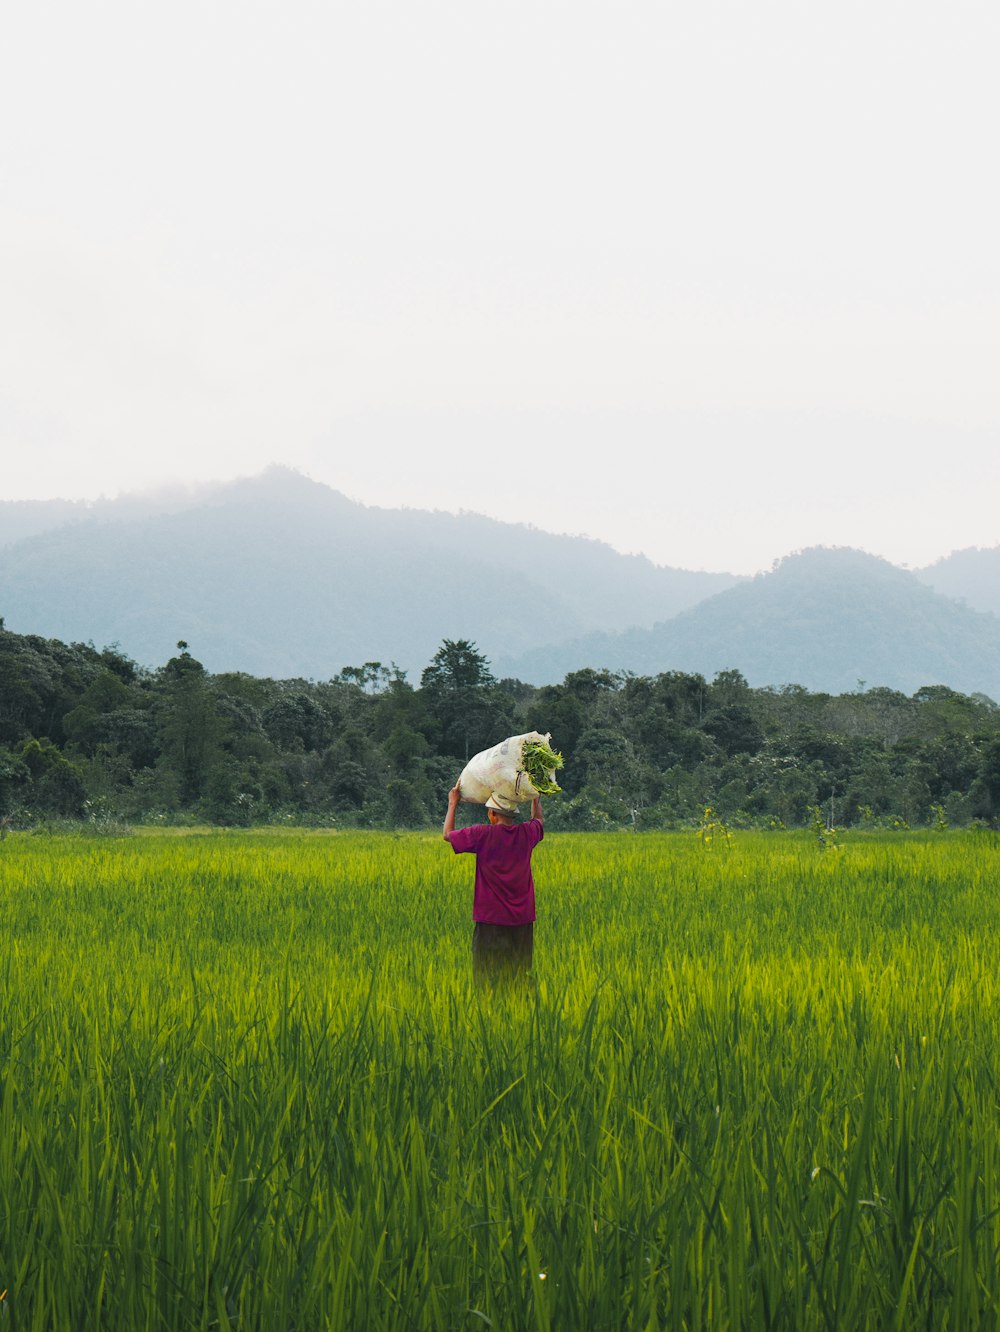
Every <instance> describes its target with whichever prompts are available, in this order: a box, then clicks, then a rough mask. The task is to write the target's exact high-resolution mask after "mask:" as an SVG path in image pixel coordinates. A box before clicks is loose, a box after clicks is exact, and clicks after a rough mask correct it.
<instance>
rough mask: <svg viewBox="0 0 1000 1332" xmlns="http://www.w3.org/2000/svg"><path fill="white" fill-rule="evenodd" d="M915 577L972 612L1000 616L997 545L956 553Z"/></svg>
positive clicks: (975, 547)
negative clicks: (990, 612)
mask: <svg viewBox="0 0 1000 1332" xmlns="http://www.w3.org/2000/svg"><path fill="white" fill-rule="evenodd" d="M916 574H917V576H918V578H920V579H921V581H923V582H925V583H927V584H928V586H930V587H932V588H934V590H935V592H942V593H944V595H945V596H947V597H955V598H956V599H957V600H959V601H964V602H965V603H966V605H968V606H971V607H972V609H973V610H980V611H992V612H993V614H994V615H1000V546H994V547H992V548H990V549H983V548H981V547H978V546H970V547H969V548H968V549H967V550H956V551H953V552H952V554H951V555H948V556H946V557H945V558H944V559H941V560H938V561H937V562H936V563H935V564H929V565H928V566H927V568H926V569H917V570H916Z"/></svg>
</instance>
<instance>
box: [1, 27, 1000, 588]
mask: <svg viewBox="0 0 1000 1332" xmlns="http://www.w3.org/2000/svg"><path fill="white" fill-rule="evenodd" d="M998 64H1000V6H997V5H996V4H995V3H992V0H991V3H978V4H977V3H965V2H964V0H951V2H950V3H948V4H944V3H943V2H941V0H937V2H935V3H927V2H926V0H898V2H896V3H888V2H887V0H839V3H837V4H832V3H827V4H820V3H806V2H805V0H774V2H772V3H769V2H768V0H759V2H758V3H755V4H749V3H725V4H723V3H713V2H712V0H686V2H685V3H668V2H666V0H663V2H661V3H649V2H648V0H636V2H635V3H629V0H608V2H607V3H596V4H595V3H587V2H586V0H571V2H567V3H561V2H558V3H557V2H556V0H530V2H527V0H526V2H522V0H504V3H499V0H495V2H490V3H487V2H486V0H452V2H449V3H442V2H435V0H422V2H421V3H412V0H392V2H391V3H386V2H385V0H381V2H380V0H355V3H350V4H344V3H335V2H334V3H331V2H330V0H326V3H304V2H303V0H282V3H280V4H278V3H270V2H266V3H261V2H258V0H239V3H236V2H235V0H215V2H213V0H198V3H192V2H191V0H171V3H170V4H158V5H153V4H149V3H143V2H142V0H92V3H89V4H86V5H83V4H80V3H78V2H76V0H32V3H31V4H25V5H21V6H17V7H13V6H12V7H9V8H8V11H7V12H6V13H5V17H4V33H3V41H2V45H0V451H2V466H0V498H6V499H18V498H44V497H50V496H57V495H58V496H69V497H91V496H96V495H98V494H100V493H105V494H114V493H117V492H119V491H122V490H130V489H136V488H143V487H147V486H150V485H156V484H160V483H162V482H166V481H173V480H188V481H194V480H202V479H210V478H225V477H229V476H234V475H238V474H247V473H251V472H255V471H258V470H260V469H261V468H262V467H264V466H265V465H267V464H268V463H269V462H272V461H280V462H285V463H288V464H290V465H292V466H297V467H300V468H302V469H303V470H304V471H306V472H308V473H309V474H310V475H311V476H313V477H315V478H316V479H318V480H322V481H325V482H328V483H329V484H331V485H333V486H335V487H337V488H339V489H341V490H344V491H345V492H346V493H348V494H349V495H351V496H353V497H354V498H357V499H360V500H363V501H365V502H366V503H371V504H385V505H397V504H408V505H411V506H415V507H431V508H445V509H458V508H467V509H475V510H478V511H481V512H486V513H491V514H494V515H495V516H497V517H501V518H506V519H511V520H516V521H528V522H533V523H535V524H537V525H539V526H542V527H547V528H550V529H552V530H556V531H570V532H586V533H588V534H589V535H592V536H598V537H601V538H603V539H605V540H607V541H610V542H611V543H612V544H613V545H615V546H617V547H619V548H620V549H622V550H642V551H644V552H645V553H646V554H648V555H649V556H650V557H652V558H653V559H655V560H657V561H659V562H662V563H668V564H675V565H681V566H686V567H692V568H694V567H703V568H717V569H722V568H725V569H732V570H734V571H741V572H742V571H745V572H750V571H753V570H756V569H758V568H761V567H767V566H768V565H770V563H771V562H772V560H774V559H775V558H776V557H778V556H780V555H782V554H785V553H786V552H787V551H789V550H791V549H795V548H798V547H801V546H805V545H812V544H816V543H826V544H840V545H858V546H862V547H864V548H866V549H868V550H872V551H874V552H876V553H878V554H882V555H885V556H888V557H889V558H890V559H893V560H896V561H897V562H906V563H910V564H914V565H918V564H923V563H926V562H928V561H930V560H932V559H934V558H936V557H937V556H938V555H941V554H943V553H947V552H948V551H949V550H951V549H953V548H956V547H961V546H967V545H973V544H978V545H995V544H996V543H997V542H1000V506H998V503H997V496H998V494H1000V484H998V483H1000V447H998V444H1000V373H998V366H1000V354H998V353H1000V345H998V344H1000V338H998V332H1000V328H998V325H1000V303H998V298H1000V243H998V239H997V238H998V236H1000V178H998V171H997V148H996V131H997V126H998V124H1000V80H998V78H997V76H996V70H997V68H998Z"/></svg>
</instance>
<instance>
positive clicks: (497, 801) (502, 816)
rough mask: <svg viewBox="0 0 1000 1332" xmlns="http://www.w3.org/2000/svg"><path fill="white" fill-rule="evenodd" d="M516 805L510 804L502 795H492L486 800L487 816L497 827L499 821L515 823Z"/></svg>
mask: <svg viewBox="0 0 1000 1332" xmlns="http://www.w3.org/2000/svg"><path fill="white" fill-rule="evenodd" d="M515 809H516V806H510V805H508V804H507V803H506V802H505V801H504V800H503V799H502V798H501V797H500V796H495V795H491V796H490V798H489V800H487V802H486V817H487V818H488V819H489V821H490V823H491V824H492V825H493V826H494V827H496V825H497V824H498V823H514V822H516V820H515V818H514V812H515Z"/></svg>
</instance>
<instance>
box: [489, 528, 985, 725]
mask: <svg viewBox="0 0 1000 1332" xmlns="http://www.w3.org/2000/svg"><path fill="white" fill-rule="evenodd" d="M734 663H736V664H738V665H739V668H740V670H741V671H743V673H744V674H745V675H746V677H747V679H748V680H749V681H750V683H751V684H754V685H765V684H771V685H781V684H785V683H797V684H804V685H807V686H808V687H809V688H810V689H822V690H826V691H829V692H831V693H841V692H844V691H846V690H850V689H855V688H857V687H858V683H859V681H864V682H867V683H868V684H869V685H871V684H876V685H880V686H887V687H889V688H892V689H899V690H902V691H903V692H904V693H908V694H909V693H913V691H914V690H916V689H919V688H920V686H921V685H926V684H946V685H949V686H950V687H951V688H954V689H960V690H962V691H964V692H968V693H977V692H979V693H985V694H988V695H990V696H991V697H992V698H995V699H1000V619H998V618H997V617H996V616H993V615H990V614H986V613H983V612H978V611H973V610H971V609H969V608H968V607H967V606H964V605H961V604H959V603H958V602H957V601H954V600H952V599H951V598H949V597H946V596H942V595H941V594H940V593H937V592H935V591H933V590H932V589H931V588H930V587H928V586H926V585H925V584H924V583H923V582H922V581H921V579H920V578H918V577H917V576H916V575H915V574H913V573H908V572H907V571H905V570H903V569H898V568H896V566H895V565H892V564H889V563H888V562H887V561H885V560H881V559H878V558H877V557H876V556H874V555H866V554H864V553H863V552H862V551H857V550H845V549H825V548H819V547H817V548H815V549H812V550H807V551H802V552H800V553H798V554H796V555H790V556H788V557H786V558H785V559H784V560H782V561H781V562H780V564H779V565H778V566H777V567H776V568H775V569H774V570H773V572H771V573H767V574H760V575H758V576H757V577H756V578H753V579H750V580H748V581H746V582H743V583H741V584H739V585H738V586H736V587H733V588H730V589H728V590H726V591H724V592H720V593H719V594H718V595H717V596H714V597H711V598H709V599H707V600H706V601H704V602H702V603H700V604H699V605H698V606H696V607H694V608H693V609H692V610H689V611H686V612H684V613H682V614H680V615H678V616H676V617H675V618H674V619H673V620H671V621H669V622H667V623H665V624H658V625H656V626H655V627H654V628H652V629H649V630H634V631H631V632H628V633H624V634H592V635H589V636H587V637H585V638H583V639H581V640H579V641H578V642H575V643H572V644H562V645H559V646H557V647H553V648H544V647H540V648H538V649H536V650H534V651H533V652H531V653H527V654H524V655H522V656H519V657H514V656H512V655H511V656H505V657H504V658H502V659H501V661H500V662H499V663H498V665H499V667H500V669H502V670H503V671H504V672H505V673H509V674H512V675H518V676H520V677H522V678H524V679H530V680H536V681H543V680H557V679H560V678H561V677H562V676H563V675H564V674H565V673H566V672H567V671H570V670H575V669H577V668H579V667H580V666H583V665H594V666H602V667H608V668H610V669H612V670H622V669H624V670H632V671H637V672H639V673H642V674H645V673H649V672H656V671H660V670H664V669H671V670H683V671H699V672H701V673H702V674H705V675H712V674H714V673H715V672H716V671H720V670H724V669H726V668H727V667H728V666H731V665H732V664H734Z"/></svg>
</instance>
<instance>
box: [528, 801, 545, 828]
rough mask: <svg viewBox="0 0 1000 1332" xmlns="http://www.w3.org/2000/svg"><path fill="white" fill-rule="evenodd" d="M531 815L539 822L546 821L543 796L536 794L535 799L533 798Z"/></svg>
mask: <svg viewBox="0 0 1000 1332" xmlns="http://www.w3.org/2000/svg"><path fill="white" fill-rule="evenodd" d="M531 817H532V818H533V819H537V820H538V822H539V823H541V824H544V823H545V819H544V818H543V817H542V797H541V796H535V798H534V800H532V802H531Z"/></svg>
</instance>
